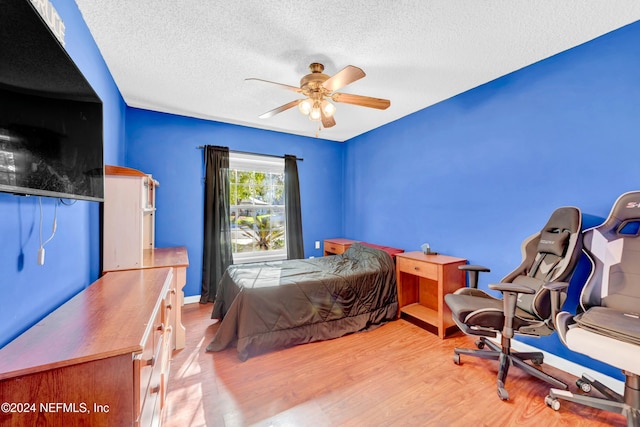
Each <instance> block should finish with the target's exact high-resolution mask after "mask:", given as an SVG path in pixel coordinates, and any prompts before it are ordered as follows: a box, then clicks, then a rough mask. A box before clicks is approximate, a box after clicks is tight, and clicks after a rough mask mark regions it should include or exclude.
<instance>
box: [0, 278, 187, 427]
mask: <svg viewBox="0 0 640 427" xmlns="http://www.w3.org/2000/svg"><path fill="white" fill-rule="evenodd" d="M172 274H173V269H171V268H156V269H150V270H128V271H118V272H112V273H107V274H105V275H104V276H102V277H101V278H100V279H98V280H97V281H96V282H95V283H93V284H92V285H91V286H89V287H87V288H86V289H84V290H83V291H81V292H80V293H78V294H77V295H76V296H75V297H73V298H71V299H70V300H69V301H67V302H66V303H65V304H63V305H61V306H60V307H59V308H58V309H56V310H54V311H53V312H52V313H51V314H49V315H48V316H47V317H45V318H44V319H42V320H41V321H40V322H38V323H37V324H36V325H34V326H33V327H31V328H30V329H28V330H27V331H26V332H24V333H23V334H22V335H20V336H18V337H17V338H16V339H15V340H13V341H11V342H10V343H9V344H7V345H6V346H5V347H4V348H2V349H1V350H0V402H13V403H15V404H17V405H21V406H17V407H16V408H15V410H14V411H0V425H2V426H26V425H33V426H35V425H41V426H63V425H64V426H116V425H117V426H134V425H135V426H151V425H158V423H160V422H161V416H162V409H163V407H164V400H165V395H166V390H167V380H168V378H169V366H170V359H171V349H170V343H171V340H170V336H171V334H172V329H173V327H172V326H173V325H172V324H171V323H170V319H171V312H172V311H175V310H173V309H172V306H174V307H175V296H176V294H175V293H174V292H172V288H171V286H172V283H173V281H172Z"/></svg>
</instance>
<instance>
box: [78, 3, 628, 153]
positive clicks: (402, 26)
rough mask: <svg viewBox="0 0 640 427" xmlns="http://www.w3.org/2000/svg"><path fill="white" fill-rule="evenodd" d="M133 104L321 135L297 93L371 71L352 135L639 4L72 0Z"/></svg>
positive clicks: (601, 26) (607, 25) (347, 124)
mask: <svg viewBox="0 0 640 427" xmlns="http://www.w3.org/2000/svg"><path fill="white" fill-rule="evenodd" d="M76 3H77V4H78V6H79V8H80V10H81V12H82V15H83V17H84V19H85V21H86V23H87V25H88V26H89V29H90V31H91V33H92V34H93V37H94V38H95V40H96V43H97V45H98V47H99V48H100V51H101V52H102V55H103V57H104V59H105V61H106V63H107V66H108V67H109V70H110V71H111V74H112V75H113V78H114V80H115V82H116V84H117V85H118V88H119V89H120V91H121V93H122V96H123V97H124V100H125V102H126V103H127V105H129V106H131V107H138V108H143V109H149V110H155V111H161V112H167V113H173V114H179V115H185V116H191V117H198V118H203V119H209V120H216V121H220V122H226V123H235V124H241V125H245V126H250V127H255V128H261V129H271V130H275V131H280V132H286V133H291V134H297V135H305V136H315V135H316V132H317V129H318V126H317V124H316V123H314V122H311V121H309V120H308V119H307V118H306V117H305V116H303V115H302V114H301V113H300V112H299V111H298V110H297V108H292V109H290V110H288V111H285V112H283V113H280V114H278V115H276V116H274V117H272V118H269V119H260V118H258V116H259V115H260V114H262V113H264V112H266V111H269V110H272V109H274V108H276V107H279V106H280V105H283V104H285V103H287V102H289V101H293V100H295V99H300V96H299V95H298V94H296V93H294V92H291V91H288V90H285V89H282V88H280V87H278V86H276V85H269V84H265V83H260V82H256V81H245V78H249V77H255V78H260V79H264V80H270V81H274V82H279V83H284V84H287V85H292V86H298V85H299V81H300V78H301V77H302V76H303V75H305V74H307V73H308V72H309V70H308V66H309V64H310V63H312V62H321V63H323V64H324V65H325V71H324V72H325V74H328V75H333V74H335V73H336V72H338V71H339V70H341V69H342V68H344V67H345V66H347V65H355V66H357V67H360V68H362V69H363V70H364V71H365V73H366V74H367V75H366V77H364V78H363V79H361V80H358V81H357V82H354V83H352V84H350V85H348V86H346V87H345V88H343V89H342V90H340V92H344V93H352V94H359V95H366V96H372V97H377V98H387V99H390V100H391V106H390V107H389V108H388V109H387V110H385V111H379V110H375V109H370V108H364V107H358V106H352V105H347V104H336V106H337V111H336V113H335V119H336V122H337V124H336V126H334V127H332V128H330V129H323V130H322V131H321V132H319V133H318V136H319V137H320V138H325V139H330V140H335V141H345V140H347V139H349V138H352V137H355V136H357V135H360V134H362V133H364V132H367V131H369V130H371V129H375V128H377V127H379V126H382V125H384V124H386V123H389V122H392V121H394V120H397V119H399V118H401V117H404V116H406V115H408V114H411V113H413V112H415V111H418V110H420V109H423V108H425V107H428V106H430V105H433V104H435V103H437V102H439V101H442V100H444V99H447V98H450V97H452V96H455V95H457V94H459V93H461V92H464V91H466V90H468V89H471V88H473V87H476V86H478V85H481V84H483V83H486V82H488V81H491V80H493V79H495V78H497V77H500V76H503V75H505V74H508V73H510V72H512V71H515V70H518V69H520V68H522V67H525V66H527V65H529V64H532V63H534V62H537V61H539V60H541V59H544V58H547V57H549V56H551V55H554V54H556V53H559V52H562V51H564V50H567V49H570V48H571V47H574V46H576V45H579V44H582V43H584V42H587V41H589V40H592V39H594V38H596V37H598V36H600V35H602V34H605V33H607V32H610V31H613V30H615V29H617V28H620V27H622V26H624V25H626V24H629V23H632V22H635V21H637V20H639V19H640V1H639V0H562V1H560V0H483V1H478V0H438V1H434V0H408V1H400V0H375V1H373V0H357V1H356V0H350V1H349V0H347V1H345V0H339V1H336V0H329V1H317V0H314V1H308V0H280V1H273V0H267V1H265V0H245V1H216V0H182V1H175V0H171V1H170V0H135V1H131V0H109V1H96V0H76Z"/></svg>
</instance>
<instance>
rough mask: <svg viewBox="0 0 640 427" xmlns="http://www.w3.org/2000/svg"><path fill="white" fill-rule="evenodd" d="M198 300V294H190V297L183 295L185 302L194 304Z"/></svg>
mask: <svg viewBox="0 0 640 427" xmlns="http://www.w3.org/2000/svg"><path fill="white" fill-rule="evenodd" d="M199 302H200V295H191V296H190V297H184V303H185V304H195V303H199Z"/></svg>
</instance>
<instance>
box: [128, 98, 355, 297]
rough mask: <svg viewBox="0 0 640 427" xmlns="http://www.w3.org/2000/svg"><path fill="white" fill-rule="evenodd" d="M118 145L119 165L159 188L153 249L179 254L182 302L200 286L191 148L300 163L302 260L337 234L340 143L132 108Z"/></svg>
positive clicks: (199, 163) (197, 161)
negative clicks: (288, 157)
mask: <svg viewBox="0 0 640 427" xmlns="http://www.w3.org/2000/svg"><path fill="white" fill-rule="evenodd" d="M126 139H127V146H126V153H127V156H126V164H127V166H130V167H133V168H136V169H139V170H142V171H144V172H147V173H151V174H152V175H153V177H154V178H155V179H157V180H158V181H159V182H160V187H159V188H158V191H157V192H156V206H157V209H158V211H157V215H156V247H166V246H186V247H187V250H188V253H189V262H190V266H189V269H188V270H187V285H186V286H185V295H187V296H190V295H199V294H200V287H201V282H202V235H203V211H204V183H203V179H204V160H203V159H204V157H203V151H202V150H201V149H198V148H197V147H199V146H203V145H221V146H226V147H229V148H230V149H231V150H238V151H249V152H255V153H261V154H271V155H277V156H282V155H284V154H293V155H295V156H297V157H298V158H302V159H304V161H302V162H298V174H299V178H300V199H301V203H302V225H303V230H304V247H305V256H306V257H309V256H322V249H315V248H314V242H315V241H317V240H319V241H321V242H322V240H323V239H325V238H328V237H340V236H342V235H343V234H344V229H343V224H342V221H343V215H342V212H343V206H342V200H343V177H342V170H343V164H342V162H343V160H342V153H343V145H342V144H339V143H336V142H331V141H327V140H323V139H315V138H307V137H301V136H294V135H287V134H282V133H278V132H270V131H264V130H258V129H252V128H247V127H244V126H236V125H230V124H224V123H218V122H212V121H206V120H200V119H194V118H188V117H181V116H175V115H171V114H163V113H158V112H152V111H147V110H140V109H135V108H127V138H126Z"/></svg>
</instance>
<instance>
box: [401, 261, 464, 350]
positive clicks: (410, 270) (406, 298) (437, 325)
mask: <svg viewBox="0 0 640 427" xmlns="http://www.w3.org/2000/svg"><path fill="white" fill-rule="evenodd" d="M466 263H467V260H466V259H463V258H456V257H452V256H447V255H425V254H424V253H422V252H405V253H400V254H397V255H396V280H397V285H398V316H399V317H401V318H403V319H406V320H408V321H410V322H412V323H414V324H416V325H418V326H420V327H422V328H424V329H427V330H429V331H430V332H435V333H436V334H437V335H438V336H439V337H440V338H444V337H445V336H446V335H447V334H449V333H452V332H454V331H455V330H457V326H456V325H455V323H454V322H453V320H452V319H451V310H450V309H449V307H448V306H447V305H446V304H445V302H444V296H445V295H446V294H449V293H452V292H454V291H455V290H456V289H459V288H462V287H464V286H465V272H464V271H462V270H460V269H458V267H459V266H461V265H465V264H466Z"/></svg>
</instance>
